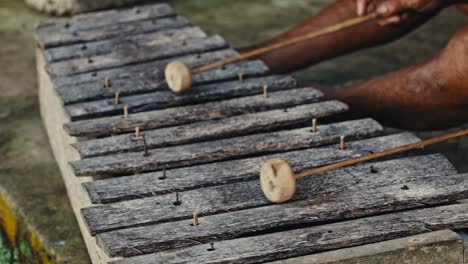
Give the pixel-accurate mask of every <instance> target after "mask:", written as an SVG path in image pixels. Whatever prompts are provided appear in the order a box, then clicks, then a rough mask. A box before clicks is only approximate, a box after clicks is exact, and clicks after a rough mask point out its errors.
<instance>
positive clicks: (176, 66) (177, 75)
mask: <svg viewBox="0 0 468 264" xmlns="http://www.w3.org/2000/svg"><path fill="white" fill-rule="evenodd" d="M376 17H377V13H375V12H374V13H371V14H369V15H366V16H362V17H356V18H352V19H349V20H346V21H344V22H341V23H338V24H335V25H332V26H330V27H326V28H324V29H321V30H319V31H316V32H312V33H309V34H306V35H303V36H299V37H296V38H292V39H290V40H286V41H282V42H278V43H275V44H272V45H269V46H266V47H263V48H259V49H256V50H252V51H249V52H246V53H243V54H241V55H238V56H234V57H230V58H226V59H224V60H220V61H216V62H213V63H210V64H207V65H204V66H201V67H199V68H196V69H193V70H192V69H190V67H189V66H187V65H186V64H184V63H183V62H180V61H173V62H170V63H169V64H168V65H167V66H166V70H165V77H166V82H167V84H168V86H169V88H170V89H171V90H172V91H174V92H176V93H182V92H186V91H188V90H190V88H191V87H192V75H193V74H196V73H200V72H204V71H207V70H211V69H214V68H218V67H221V66H224V65H226V64H230V63H234V62H239V61H243V60H247V59H251V58H253V57H256V56H258V55H261V54H264V53H267V52H270V51H272V50H276V49H280V48H283V47H286V46H290V45H293V44H297V43H299V42H302V41H305V40H311V39H314V38H318V37H321V36H323V35H326V34H329V33H333V32H337V31H340V30H343V29H346V28H349V27H352V26H355V25H357V24H361V23H364V22H367V21H369V20H371V19H374V18H376Z"/></svg>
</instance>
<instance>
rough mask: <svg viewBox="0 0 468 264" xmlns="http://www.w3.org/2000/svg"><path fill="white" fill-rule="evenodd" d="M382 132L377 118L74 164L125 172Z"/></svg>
mask: <svg viewBox="0 0 468 264" xmlns="http://www.w3.org/2000/svg"><path fill="white" fill-rule="evenodd" d="M382 131H383V128H382V126H381V125H380V124H379V123H377V122H376V121H374V120H372V119H361V120H355V121H348V122H341V123H335V124H330V125H322V126H319V131H318V132H317V133H312V132H311V131H310V128H309V127H306V128H300V129H294V130H285V131H279V132H271V133H263V134H254V135H249V136H243V137H235V138H228V139H221V140H216V141H209V142H202V143H194V144H189V145H183V146H175V147H167V148H160V149H154V150H149V153H148V154H149V155H148V156H144V155H143V153H141V152H140V153H123V154H115V155H110V156H103V157H95V158H88V159H83V160H79V161H75V162H71V163H70V165H71V166H72V168H73V170H74V172H75V174H76V175H77V176H97V175H124V174H129V173H135V172H146V171H153V170H161V169H163V168H176V167H183V166H189V165H195V164H203V163H209V162H215V161H221V160H226V159H234V158H242V157H248V156H251V155H261V154H268V153H274V152H285V151H289V150H295V149H305V148H310V147H317V146H321V145H327V144H332V143H336V142H338V141H339V137H340V136H341V135H344V136H346V137H347V138H348V139H349V140H356V139H362V138H366V137H372V136H376V135H378V134H381V133H382Z"/></svg>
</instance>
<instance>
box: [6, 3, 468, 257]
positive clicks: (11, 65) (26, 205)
mask: <svg viewBox="0 0 468 264" xmlns="http://www.w3.org/2000/svg"><path fill="white" fill-rule="evenodd" d="M26 2H27V4H26V3H25V2H24V1H21V0H0V264H3V263H55V262H60V263H88V259H87V253H86V248H85V246H84V244H83V242H82V240H81V236H80V232H79V229H78V226H77V224H76V222H75V218H74V216H73V213H72V209H71V207H70V205H69V202H68V198H67V195H66V190H65V187H64V185H63V182H62V178H61V176H60V173H59V170H58V167H57V166H56V164H55V160H54V158H53V156H52V152H51V150H50V148H49V143H48V139H47V136H46V134H45V131H44V129H43V127H42V121H41V118H40V115H39V106H38V100H37V83H36V70H35V67H36V66H35V54H34V47H35V40H34V29H35V27H36V25H37V24H38V23H40V22H42V21H51V20H52V21H53V20H60V19H66V16H67V15H68V14H69V13H70V12H84V11H89V10H93V9H97V8H105V7H108V6H110V5H116V4H131V3H132V2H137V1H136V0H119V1H117V0H115V1H113V0H100V1H90V0H26ZM138 2H142V1H138ZM170 2H171V3H172V4H173V5H174V6H175V8H176V9H177V11H178V12H179V13H180V14H182V15H184V16H187V17H188V18H189V19H191V20H192V21H193V23H194V24H196V25H198V26H200V27H201V28H203V29H204V30H205V31H206V32H207V33H210V34H219V35H221V36H222V37H224V38H225V39H227V40H228V42H229V43H231V44H232V45H233V46H234V47H242V46H247V45H250V44H253V43H257V42H259V41H261V40H265V39H268V38H270V37H273V36H275V35H276V34H278V33H280V32H282V31H284V30H286V29H288V28H290V27H291V26H293V25H295V24H297V23H299V22H301V21H302V20H304V19H305V18H307V17H309V16H311V15H313V14H315V13H317V12H318V11H319V10H320V9H321V8H323V7H324V6H325V5H327V4H329V3H330V2H331V1H330V0H255V1H252V0H236V1H227V0H178V1H170ZM38 10H40V11H38ZM52 15H54V16H52ZM56 15H60V17H57V16H56ZM63 16H65V17H63ZM467 22H468V16H465V15H463V14H461V13H460V12H458V11H457V10H455V9H453V8H449V9H446V10H445V11H443V12H442V13H441V14H440V15H439V16H438V17H437V18H436V19H434V20H432V21H430V22H429V23H427V24H426V25H425V26H423V27H422V28H420V29H419V30H417V31H416V32H413V33H412V34H410V35H408V36H406V37H404V38H402V39H400V40H398V41H395V42H393V43H391V44H388V45H385V46H381V47H377V48H373V49H369V50H365V51H361V52H357V53H354V54H351V55H348V56H344V57H341V58H338V59H334V60H330V61H326V62H323V63H320V64H318V65H315V66H312V67H310V68H308V69H305V70H303V71H300V72H297V73H295V74H294V76H295V77H297V79H298V81H299V82H303V83H310V82H319V83H325V84H331V85H333V84H340V83H343V82H347V81H351V80H356V79H364V78H369V77H372V76H375V75H379V74H382V73H385V72H388V71H391V70H393V69H396V68H399V67H402V66H405V65H409V64H413V63H415V62H418V61H421V60H424V59H425V58H428V57H430V56H431V55H433V54H434V53H436V52H437V51H438V50H439V49H441V48H442V47H443V46H444V45H445V43H446V42H447V40H448V39H449V38H450V36H451V35H452V34H453V32H454V31H455V30H456V29H457V28H458V27H460V26H461V25H464V24H466V23H467ZM395 131H396V130H395V129H392V128H387V132H388V133H393V132H395ZM445 132H447V131H428V132H424V133H417V134H418V136H420V137H422V138H427V137H431V136H434V135H437V134H441V133H445ZM428 151H430V152H442V153H443V154H445V155H446V156H447V157H448V158H449V159H450V160H451V161H452V162H453V163H454V164H455V166H456V167H457V169H458V170H459V171H460V172H467V171H468V162H466V160H467V158H468V140H467V139H461V140H453V141H450V142H447V143H444V144H440V145H437V146H434V147H431V148H429V149H428Z"/></svg>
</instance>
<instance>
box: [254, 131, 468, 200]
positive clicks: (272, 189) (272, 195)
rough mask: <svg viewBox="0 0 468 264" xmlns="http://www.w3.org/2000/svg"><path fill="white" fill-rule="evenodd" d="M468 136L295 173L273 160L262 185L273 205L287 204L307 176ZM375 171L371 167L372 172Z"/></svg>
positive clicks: (263, 174) (441, 138)
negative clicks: (297, 182)
mask: <svg viewBox="0 0 468 264" xmlns="http://www.w3.org/2000/svg"><path fill="white" fill-rule="evenodd" d="M466 135H468V129H465V130H462V131H458V132H453V133H449V134H446V135H442V136H439V137H435V138H432V139H427V140H423V141H420V142H417V143H413V144H408V145H404V146H400V147H395V148H391V149H387V150H384V151H381V152H377V153H374V154H371V155H367V156H363V157H359V158H354V159H350V160H345V161H342V162H338V163H334V164H330V165H327V166H323V167H319V168H315V169H310V170H306V171H303V172H299V173H294V171H293V169H292V166H291V165H290V164H289V163H288V162H287V161H286V160H282V159H271V160H268V161H266V162H265V163H264V164H263V166H262V168H261V171H260V185H261V188H262V191H263V194H264V195H265V197H266V198H267V199H268V200H269V201H271V202H273V203H281V202H286V201H288V200H289V199H291V197H292V196H293V195H294V193H295V192H296V180H297V179H300V178H304V177H307V176H312V175H315V174H319V173H323V172H326V171H329V170H334V169H338V168H342V167H346V166H351V165H355V164H358V163H361V162H365V161H369V160H373V159H378V158H382V157H385V156H388V155H393V154H396V153H400V152H403V151H408V150H412V149H416V148H421V147H424V146H428V145H432V144H435V143H439V142H443V141H447V140H450V139H454V138H459V137H463V136H466ZM372 169H375V168H372V167H371V170H372Z"/></svg>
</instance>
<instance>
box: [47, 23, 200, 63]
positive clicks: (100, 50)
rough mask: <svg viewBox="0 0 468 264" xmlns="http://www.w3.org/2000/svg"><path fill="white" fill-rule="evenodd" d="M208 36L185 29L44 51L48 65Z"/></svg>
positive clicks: (190, 28) (197, 30)
mask: <svg viewBox="0 0 468 264" xmlns="http://www.w3.org/2000/svg"><path fill="white" fill-rule="evenodd" d="M204 37H207V36H206V34H205V33H204V32H203V31H202V30H201V29H200V28H198V27H185V28H177V29H169V30H164V31H157V32H152V33H148V34H140V35H131V36H127V37H124V38H117V39H110V40H101V41H96V42H90V43H83V44H74V45H69V46H63V47H56V48H50V49H47V50H45V51H44V57H45V59H46V61H47V62H48V63H53V62H57V61H63V60H70V59H76V58H83V57H85V58H89V57H92V56H93V57H94V56H96V55H103V54H108V53H111V52H112V51H113V50H116V49H121V48H124V47H131V46H141V45H151V46H153V45H160V44H163V43H168V42H172V41H176V42H178V41H183V40H187V39H189V38H204Z"/></svg>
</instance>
